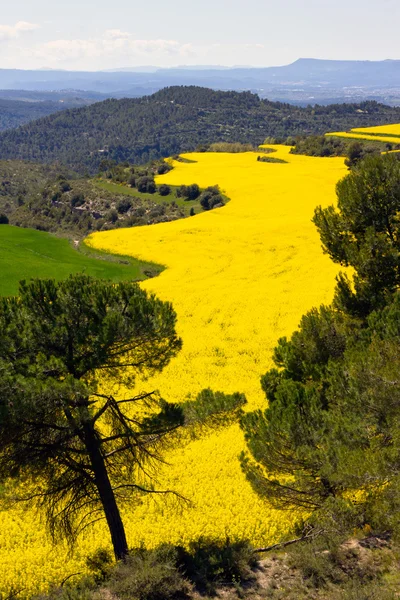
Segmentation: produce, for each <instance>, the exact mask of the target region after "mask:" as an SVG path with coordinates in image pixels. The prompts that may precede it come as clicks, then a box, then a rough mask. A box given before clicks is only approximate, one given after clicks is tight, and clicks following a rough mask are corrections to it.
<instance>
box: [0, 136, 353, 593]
mask: <svg viewBox="0 0 400 600" xmlns="http://www.w3.org/2000/svg"><path fill="white" fill-rule="evenodd" d="M275 149H276V153H275V154H274V156H276V157H278V158H283V159H285V160H286V161H288V163H287V164H276V163H275V164H274V163H264V162H258V161H257V153H251V152H249V153H244V154H222V153H221V154H219V153H202V154H191V155H190V159H191V160H195V161H197V162H195V163H181V162H174V167H175V168H174V169H173V170H172V171H170V172H169V173H168V174H166V175H163V176H160V177H159V178H158V183H161V182H163V183H167V184H191V183H194V182H196V183H198V184H199V185H200V186H201V187H206V186H209V185H215V184H218V185H219V186H220V187H221V189H222V190H223V191H224V193H225V194H226V195H227V196H228V197H230V198H231V201H230V202H229V203H228V204H227V205H226V206H225V207H223V208H219V209H214V210H212V211H210V212H204V213H201V214H198V215H196V216H194V217H190V218H187V219H183V220H180V221H174V222H170V223H161V224H158V225H151V226H147V227H140V228H131V229H118V230H115V231H108V232H103V233H96V234H94V235H92V236H91V237H90V238H89V239H88V243H89V244H90V245H91V246H93V247H95V248H99V249H103V250H108V251H111V252H115V253H118V254H128V255H132V256H138V257H140V258H142V259H146V260H150V261H155V262H158V263H162V264H164V265H165V266H166V267H167V268H166V270H165V271H163V272H162V273H161V275H159V276H158V277H156V278H154V279H150V280H147V281H146V282H144V283H143V284H142V285H143V287H144V288H146V289H147V290H151V291H153V292H155V293H156V294H157V295H158V296H159V297H160V298H162V299H164V300H170V301H171V302H172V303H173V305H174V307H175V309H176V311H177V314H178V332H179V334H180V335H181V336H182V338H183V350H182V351H181V352H180V354H179V355H178V356H177V357H176V358H175V359H174V360H173V361H172V362H171V364H170V365H169V366H168V367H167V368H166V369H165V370H164V371H163V372H162V373H161V374H159V375H158V376H157V377H155V378H154V379H152V380H151V381H147V382H146V383H145V384H143V385H144V389H147V390H150V389H159V390H160V392H161V394H162V395H163V397H164V398H165V399H167V400H169V401H181V400H183V399H185V398H186V397H187V396H188V395H191V397H195V396H196V394H197V393H198V392H199V391H200V390H201V389H203V388H205V387H211V388H213V389H214V390H222V391H224V392H233V391H240V392H244V393H245V394H246V396H247V398H248V402H249V407H250V408H252V409H253V408H255V407H263V406H265V398H264V396H263V393H262V391H261V389H260V383H259V380H260V376H261V375H262V374H263V373H265V371H266V370H267V369H268V368H270V367H271V352H272V349H273V347H274V345H275V344H276V341H277V340H278V338H279V337H280V336H282V335H290V334H291V332H292V331H293V330H294V329H295V328H296V326H297V324H298V322H299V320H300V317H301V315H302V314H303V313H304V312H305V311H307V310H308V309H310V308H311V307H312V306H316V305H319V304H320V303H322V302H325V303H327V302H330V301H331V299H332V293H333V288H334V285H335V275H336V273H337V270H338V269H337V266H336V265H334V264H333V263H332V262H331V261H330V259H329V258H328V257H327V256H325V255H324V254H323V253H322V250H321V244H320V240H319V237H318V234H317V231H316V229H315V227H314V225H313V224H312V223H311V218H312V215H313V210H314V207H315V206H316V205H318V204H322V205H323V206H327V205H328V204H331V203H333V202H335V184H336V182H337V181H338V180H339V179H340V178H342V177H343V176H344V175H345V174H346V172H347V170H346V168H345V166H344V163H343V159H342V158H312V157H306V156H300V155H294V154H289V150H290V149H289V148H288V147H285V146H282V147H281V146H276V147H275ZM243 447H244V441H243V436H242V434H241V431H240V429H239V427H238V426H233V427H230V428H229V429H225V430H222V431H219V432H218V433H214V434H212V435H209V436H207V437H205V438H204V439H201V440H197V441H194V442H191V443H189V444H188V445H186V446H185V447H183V448H181V449H176V450H174V451H173V452H171V453H170V455H169V456H168V457H167V460H168V462H169V464H168V465H166V466H165V468H163V470H162V472H161V473H160V475H159V481H158V485H159V487H161V488H166V487H168V488H169V489H174V490H176V491H177V492H179V493H181V494H182V495H184V496H185V497H187V498H188V499H189V500H190V504H181V505H180V504H177V503H176V501H173V500H169V501H168V502H167V503H166V502H165V501H164V500H160V499H159V498H157V499H155V498H154V497H151V496H147V497H144V498H143V501H142V503H141V504H139V505H136V506H133V507H124V510H123V517H124V522H125V524H126V529H127V535H128V540H129V544H130V545H132V546H133V545H136V544H139V543H140V542H142V541H143V542H144V543H145V544H146V545H148V546H154V545H157V544H158V543H160V542H162V541H171V542H183V543H185V542H187V541H188V540H190V539H193V538H197V537H198V536H200V535H202V534H203V535H213V536H220V537H223V536H225V535H226V534H230V535H236V534H237V535H240V536H243V537H248V538H250V539H251V540H252V541H253V542H254V543H256V544H268V543H269V542H271V541H273V540H277V539H279V538H280V537H281V535H282V534H283V533H284V532H285V531H286V529H287V527H288V525H289V524H290V522H291V520H292V519H293V518H294V517H295V515H292V514H290V513H287V512H278V511H276V510H273V509H271V508H270V507H268V506H267V505H266V504H265V503H263V502H261V501H260V500H259V499H258V497H257V496H256V495H255V494H254V493H253V491H252V490H251V488H250V486H249V484H248V483H247V482H246V480H245V478H244V477H243V475H242V473H241V471H240V467H239V462H238V460H237V456H238V454H239V452H240V451H241V450H242V449H243ZM1 519H2V527H1V530H0V565H1V567H0V569H1V571H0V582H1V583H0V591H2V590H3V589H4V590H6V589H7V585H10V584H11V583H15V585H19V584H21V587H24V586H26V587H27V589H28V591H31V590H32V589H34V588H39V587H43V586H46V585H47V584H48V583H49V582H50V581H51V580H52V579H53V580H55V581H57V582H60V581H61V580H62V579H63V577H64V576H66V575H68V574H69V573H76V572H79V571H82V570H84V568H83V567H82V564H83V557H84V556H85V555H86V554H88V553H90V552H93V551H94V550H95V549H96V547H98V546H104V545H105V544H106V543H108V533H107V530H106V528H105V526H104V525H101V526H98V527H96V528H95V529H93V530H88V531H87V533H86V534H85V536H84V537H83V538H82V540H81V541H80V543H79V545H78V548H77V553H76V555H75V556H74V558H69V559H67V557H66V553H65V548H64V547H60V548H57V547H56V548H55V549H52V547H51V544H50V542H49V541H48V540H47V538H46V537H45V534H44V529H43V527H42V526H39V525H38V524H37V522H36V515H35V514H34V513H33V512H32V511H29V510H27V511H25V512H22V510H21V511H16V510H9V511H8V512H3V513H2V514H1Z"/></svg>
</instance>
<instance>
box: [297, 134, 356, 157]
mask: <svg viewBox="0 0 400 600" xmlns="http://www.w3.org/2000/svg"><path fill="white" fill-rule="evenodd" d="M346 147H347V144H346V141H345V140H343V139H340V138H335V137H331V136H329V137H326V136H324V135H310V136H308V137H301V138H300V137H299V138H296V142H295V146H294V148H292V149H291V151H290V152H291V153H292V154H306V155H307V156H344V155H345V153H346Z"/></svg>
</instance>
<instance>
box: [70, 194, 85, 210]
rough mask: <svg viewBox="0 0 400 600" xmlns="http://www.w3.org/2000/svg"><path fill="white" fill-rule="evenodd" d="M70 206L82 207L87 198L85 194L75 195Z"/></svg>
mask: <svg viewBox="0 0 400 600" xmlns="http://www.w3.org/2000/svg"><path fill="white" fill-rule="evenodd" d="M70 204H71V206H72V208H74V207H75V206H82V204H85V196H84V195H83V194H75V195H74V196H72V198H71V202H70Z"/></svg>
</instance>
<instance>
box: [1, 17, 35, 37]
mask: <svg viewBox="0 0 400 600" xmlns="http://www.w3.org/2000/svg"><path fill="white" fill-rule="evenodd" d="M35 29H39V25H36V24H35V23H28V22H27V21H18V23H15V25H0V42H4V41H8V40H15V39H17V38H19V37H20V35H23V34H24V33H29V32H31V31H35Z"/></svg>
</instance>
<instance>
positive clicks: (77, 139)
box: [0, 86, 400, 173]
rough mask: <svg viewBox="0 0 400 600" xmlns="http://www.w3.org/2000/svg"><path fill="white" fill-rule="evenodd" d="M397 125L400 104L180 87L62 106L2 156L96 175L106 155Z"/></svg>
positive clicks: (11, 134) (3, 144) (1, 148)
mask: <svg viewBox="0 0 400 600" xmlns="http://www.w3.org/2000/svg"><path fill="white" fill-rule="evenodd" d="M393 122H400V108H391V107H388V106H384V105H380V104H378V103H376V102H366V103H362V104H340V105H331V106H327V107H323V106H320V107H314V108H313V107H306V108H301V107H295V106H291V105H289V104H282V103H279V102H270V101H268V100H261V99H260V98H259V97H258V96H257V95H255V94H252V93H251V92H234V91H230V92H221V91H214V90H211V89H208V88H201V87H195V86H180V87H170V88H165V89H163V90H161V91H159V92H157V93H155V94H153V95H152V96H146V97H144V98H136V99H128V98H125V99H122V100H115V99H109V100H105V101H104V102H98V103H95V104H91V105H89V106H85V107H82V108H77V109H72V110H66V111H62V112H59V113H56V114H53V115H50V116H48V117H44V118H42V119H39V120H37V121H33V122H31V123H28V124H27V125H24V126H23V127H19V128H18V129H15V130H10V131H6V132H3V133H2V134H0V158H2V159H8V158H12V159H23V160H31V161H37V162H45V163H54V162H56V161H58V162H60V163H62V164H64V165H66V166H68V167H70V168H72V169H74V170H76V171H78V172H80V173H84V172H85V171H88V172H90V173H95V172H96V171H97V169H98V167H99V164H100V162H101V161H102V160H103V159H104V158H107V159H112V160H115V161H117V162H123V161H128V162H130V163H145V162H147V161H149V160H152V159H156V158H160V157H165V156H171V155H173V154H176V153H180V152H184V151H192V150H195V149H196V148H197V147H198V146H202V145H203V146H204V145H207V144H210V143H212V142H217V141H231V142H250V143H252V144H254V145H258V144H260V143H262V142H263V140H264V139H265V138H266V137H267V136H273V137H274V138H279V139H281V140H286V138H287V137H288V136H296V135H305V134H323V133H325V132H326V131H338V130H346V129H348V128H350V127H362V126H371V125H377V124H383V123H393Z"/></svg>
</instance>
